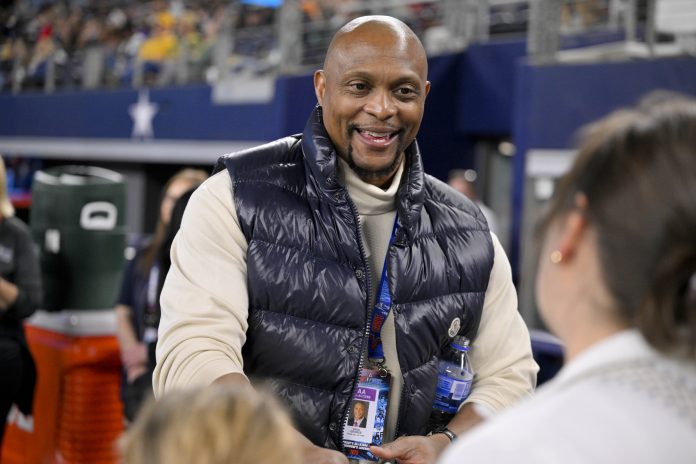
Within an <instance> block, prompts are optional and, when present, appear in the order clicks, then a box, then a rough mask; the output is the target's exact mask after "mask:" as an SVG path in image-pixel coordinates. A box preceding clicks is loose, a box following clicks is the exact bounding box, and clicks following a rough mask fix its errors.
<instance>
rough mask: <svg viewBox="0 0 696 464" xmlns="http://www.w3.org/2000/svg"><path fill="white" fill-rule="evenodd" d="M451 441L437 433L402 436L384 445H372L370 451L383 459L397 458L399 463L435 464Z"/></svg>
mask: <svg viewBox="0 0 696 464" xmlns="http://www.w3.org/2000/svg"><path fill="white" fill-rule="evenodd" d="M449 443H450V441H449V438H447V437H446V436H445V435H443V434H441V433H437V434H435V435H432V436H430V437H419V436H411V437H401V438H397V439H396V440H394V441H393V442H391V443H387V444H386V445H384V446H371V447H370V451H371V452H372V453H373V454H374V455H375V456H377V457H379V458H382V459H389V460H396V462H398V463H399V464H434V463H435V461H436V459H437V457H438V456H439V455H440V453H441V452H442V450H444V449H445V447H446V446H447V445H449Z"/></svg>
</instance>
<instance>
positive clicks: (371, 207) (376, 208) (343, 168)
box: [337, 158, 404, 215]
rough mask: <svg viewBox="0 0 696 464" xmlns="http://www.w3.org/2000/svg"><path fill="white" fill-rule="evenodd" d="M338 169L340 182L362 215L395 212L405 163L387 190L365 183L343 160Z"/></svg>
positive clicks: (339, 159) (339, 160) (340, 159)
mask: <svg viewBox="0 0 696 464" xmlns="http://www.w3.org/2000/svg"><path fill="white" fill-rule="evenodd" d="M337 167H338V179H339V182H340V183H341V184H342V185H344V186H345V187H346V189H348V193H349V194H350V198H351V199H352V200H353V203H355V206H356V207H357V208H358V213H359V214H360V215H375V214H384V213H388V212H390V211H394V208H395V205H394V198H395V197H396V191H397V190H398V188H399V184H400V183H401V175H402V174H403V172H404V163H403V161H402V162H401V164H400V165H399V169H398V170H397V171H396V174H395V175H394V178H393V179H392V182H391V185H390V186H389V188H387V189H386V190H382V189H381V188H379V187H377V186H375V185H372V184H368V183H367V182H365V181H363V180H362V179H361V178H360V177H358V175H357V174H356V173H355V171H353V170H352V169H351V168H350V166H348V163H347V162H345V161H344V160H343V159H342V158H338V166H337Z"/></svg>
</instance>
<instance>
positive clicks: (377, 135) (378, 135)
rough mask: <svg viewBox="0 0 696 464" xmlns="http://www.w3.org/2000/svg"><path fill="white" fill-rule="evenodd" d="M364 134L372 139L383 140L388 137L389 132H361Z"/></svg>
mask: <svg viewBox="0 0 696 464" xmlns="http://www.w3.org/2000/svg"><path fill="white" fill-rule="evenodd" d="M363 132H364V133H365V134H367V135H369V136H370V137H374V138H376V139H384V138H387V137H389V135H390V134H389V132H371V131H363Z"/></svg>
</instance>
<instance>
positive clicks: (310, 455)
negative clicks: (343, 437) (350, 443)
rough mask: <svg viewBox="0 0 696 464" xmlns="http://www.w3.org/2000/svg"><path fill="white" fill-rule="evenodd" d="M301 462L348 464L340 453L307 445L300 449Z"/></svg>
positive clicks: (346, 459)
mask: <svg viewBox="0 0 696 464" xmlns="http://www.w3.org/2000/svg"><path fill="white" fill-rule="evenodd" d="M302 458H303V462H307V463H310V462H311V463H312V464H348V458H347V457H346V456H345V455H344V454H343V453H341V452H339V451H335V450H330V449H326V448H320V447H318V446H315V445H312V444H308V445H306V446H303V447H302Z"/></svg>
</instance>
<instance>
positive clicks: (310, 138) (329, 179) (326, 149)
mask: <svg viewBox="0 0 696 464" xmlns="http://www.w3.org/2000/svg"><path fill="white" fill-rule="evenodd" d="M302 152H303V155H304V158H305V161H306V163H307V165H308V167H309V171H310V172H311V174H312V177H313V178H314V182H315V183H316V184H317V185H318V187H319V190H320V191H321V192H323V193H324V195H325V196H326V197H328V198H329V200H330V201H341V196H340V195H336V193H337V192H338V191H339V190H341V189H342V188H343V187H341V185H340V184H339V182H338V172H337V170H336V163H337V161H336V159H337V156H338V155H337V154H336V150H335V148H334V145H333V142H332V141H331V139H330V138H329V135H328V134H327V133H326V128H325V127H324V121H323V116H322V110H321V106H319V105H317V106H315V107H314V110H313V111H312V114H311V115H310V117H309V119H308V120H307V124H306V126H305V129H304V132H303V133H302ZM405 163H406V164H405V167H404V173H403V175H402V177H401V185H400V186H399V189H398V190H397V192H396V199H395V202H396V211H397V214H398V215H399V220H400V221H401V225H402V228H401V229H400V230H402V231H403V232H402V235H403V233H405V234H407V235H408V236H409V237H410V238H412V237H413V235H414V233H415V227H416V224H418V218H419V216H420V211H421V208H422V207H423V196H424V190H423V189H424V179H423V176H424V174H423V164H422V162H421V156H420V150H419V149H418V143H417V142H416V141H415V140H414V141H413V143H411V145H409V146H408V148H406V159H405ZM400 238H402V239H403V236H401V237H397V241H399V239H400Z"/></svg>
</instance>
